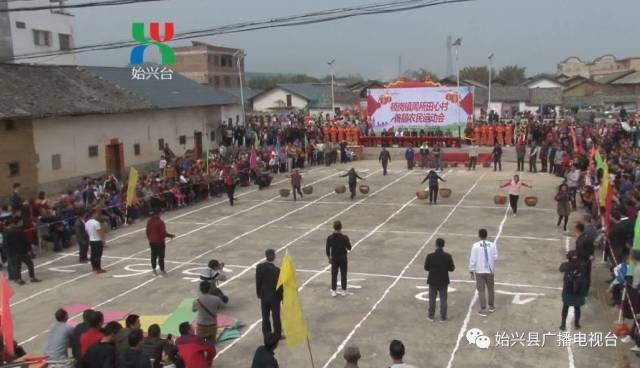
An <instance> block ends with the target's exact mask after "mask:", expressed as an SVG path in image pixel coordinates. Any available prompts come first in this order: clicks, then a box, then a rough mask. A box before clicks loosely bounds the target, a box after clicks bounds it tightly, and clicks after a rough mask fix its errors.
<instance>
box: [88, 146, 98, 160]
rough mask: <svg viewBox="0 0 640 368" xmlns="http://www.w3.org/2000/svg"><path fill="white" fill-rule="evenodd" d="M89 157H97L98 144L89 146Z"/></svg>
mask: <svg viewBox="0 0 640 368" xmlns="http://www.w3.org/2000/svg"><path fill="white" fill-rule="evenodd" d="M89 157H98V146H89Z"/></svg>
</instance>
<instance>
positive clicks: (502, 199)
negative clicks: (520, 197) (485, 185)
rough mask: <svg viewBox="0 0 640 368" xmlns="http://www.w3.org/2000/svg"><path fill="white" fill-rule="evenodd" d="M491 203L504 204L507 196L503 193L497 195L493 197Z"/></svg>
mask: <svg viewBox="0 0 640 368" xmlns="http://www.w3.org/2000/svg"><path fill="white" fill-rule="evenodd" d="M493 203H495V204H505V203H507V197H506V196H503V195H497V196H495V197H493Z"/></svg>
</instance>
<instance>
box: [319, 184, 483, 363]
mask: <svg viewBox="0 0 640 368" xmlns="http://www.w3.org/2000/svg"><path fill="white" fill-rule="evenodd" d="M485 175H486V173H484V174H482V176H480V177H479V178H478V179H476V181H475V183H473V185H472V186H471V188H469V190H467V192H466V193H465V194H464V195H463V196H462V198H460V200H459V201H458V203H457V205H456V206H455V207H453V208H452V209H451V211H449V214H447V216H446V217H445V218H444V219H443V220H442V222H440V224H439V225H438V227H436V229H435V231H434V232H433V234H431V235H430V236H429V238H427V240H425V242H424V243H423V244H422V246H421V247H420V248H419V249H418V251H417V252H416V253H415V254H414V255H413V257H412V258H411V260H409V262H408V263H407V264H406V265H405V266H404V268H403V269H402V271H401V272H400V274H399V275H398V276H397V277H396V278H395V279H394V280H393V282H392V283H391V284H390V285H389V286H388V287H387V288H386V289H385V290H384V292H383V293H382V296H380V298H379V299H378V300H377V301H376V302H375V303H374V304H373V306H372V307H371V309H369V311H368V312H367V313H366V314H365V315H364V317H362V319H360V321H358V323H357V324H356V325H355V326H354V327H353V329H352V330H351V331H350V332H349V334H347V336H346V337H345V338H344V340H342V342H341V343H340V345H338V348H337V349H336V350H335V351H334V353H333V354H332V355H331V357H330V358H329V360H327V362H326V363H325V364H324V365H323V368H326V367H328V366H329V364H331V362H332V361H334V360H335V359H336V358H337V357H338V354H339V353H340V352H341V351H342V349H344V347H345V345H346V344H347V343H348V342H349V340H351V338H352V337H353V335H354V334H355V333H356V331H358V329H360V327H361V326H362V324H363V323H365V322H366V321H367V319H368V318H369V316H371V314H372V313H373V312H374V311H375V310H376V309H377V308H378V305H380V303H382V301H383V300H384V299H385V298H386V297H387V295H389V292H390V291H391V289H393V287H394V286H396V285H397V284H398V282H399V281H400V279H401V278H402V277H403V276H404V274H405V273H406V272H407V270H408V269H409V267H411V265H412V264H413V262H415V260H416V259H417V258H418V256H419V255H420V253H422V251H424V248H425V247H426V246H427V245H428V244H429V243H430V242H431V240H432V239H433V237H434V236H435V234H437V233H438V232H439V231H440V229H441V228H442V227H443V226H444V224H446V223H447V221H449V219H450V218H451V216H452V215H453V214H454V213H455V211H456V210H457V209H458V207H459V206H460V205H461V204H462V202H463V201H464V200H465V198H467V196H468V195H469V194H471V192H472V191H473V190H474V189H475V188H476V187H477V186H478V183H479V182H480V180H481V179H482V178H484V176H485Z"/></svg>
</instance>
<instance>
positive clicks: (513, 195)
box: [500, 175, 531, 216]
mask: <svg viewBox="0 0 640 368" xmlns="http://www.w3.org/2000/svg"><path fill="white" fill-rule="evenodd" d="M506 187H509V205H510V206H511V211H513V215H514V216H516V215H517V213H518V198H519V196H520V188H522V187H527V188H529V189H531V185H529V184H527V183H525V182H523V181H520V175H514V176H513V179H512V180H509V182H508V183H505V184H503V185H501V186H500V188H506Z"/></svg>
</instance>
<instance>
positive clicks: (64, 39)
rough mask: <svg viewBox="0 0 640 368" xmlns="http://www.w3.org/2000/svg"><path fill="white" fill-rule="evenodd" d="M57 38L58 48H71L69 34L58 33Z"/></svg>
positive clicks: (66, 49)
mask: <svg viewBox="0 0 640 368" xmlns="http://www.w3.org/2000/svg"><path fill="white" fill-rule="evenodd" d="M58 40H59V41H60V50H62V51H69V50H71V35H68V34H64V33H60V34H58Z"/></svg>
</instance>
